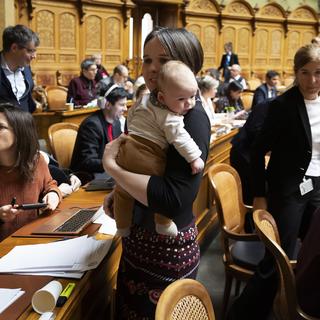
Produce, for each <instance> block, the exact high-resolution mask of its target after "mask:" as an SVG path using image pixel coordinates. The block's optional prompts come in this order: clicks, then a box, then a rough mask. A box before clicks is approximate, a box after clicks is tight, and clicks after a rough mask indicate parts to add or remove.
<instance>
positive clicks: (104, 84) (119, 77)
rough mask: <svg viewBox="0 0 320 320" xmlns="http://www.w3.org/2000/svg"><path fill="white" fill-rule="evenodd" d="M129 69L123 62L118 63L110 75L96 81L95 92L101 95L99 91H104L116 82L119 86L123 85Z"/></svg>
mask: <svg viewBox="0 0 320 320" xmlns="http://www.w3.org/2000/svg"><path fill="white" fill-rule="evenodd" d="M128 76H129V71H128V68H127V67H126V66H125V65H123V64H118V65H117V66H115V67H114V69H113V74H112V76H111V77H108V78H103V79H101V80H100V81H99V82H98V83H97V86H96V88H97V92H98V95H99V96H103V94H102V93H101V92H106V91H107V90H108V88H110V87H111V86H112V85H114V84H117V85H118V86H119V87H125V83H126V81H127V80H128Z"/></svg>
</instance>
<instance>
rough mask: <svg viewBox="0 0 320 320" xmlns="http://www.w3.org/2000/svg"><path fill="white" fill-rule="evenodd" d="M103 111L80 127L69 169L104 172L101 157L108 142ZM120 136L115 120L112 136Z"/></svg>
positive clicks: (117, 123) (117, 121) (96, 113)
mask: <svg viewBox="0 0 320 320" xmlns="http://www.w3.org/2000/svg"><path fill="white" fill-rule="evenodd" d="M108 125H109V124H108V122H107V121H106V120H105V118H104V115H103V111H102V110H98V111H96V112H95V113H93V114H92V115H90V116H89V117H88V118H86V119H85V120H84V121H83V122H82V123H81V125H80V128H79V130H78V135H77V139H76V142H75V145H74V149H73V154H72V159H71V165H70V169H71V170H73V171H84V172H89V173H98V172H104V169H103V166H102V156H103V152H104V147H105V145H106V144H107V143H108V142H109V139H108V132H107V126H108ZM120 134H121V125H120V121H119V120H116V121H115V122H114V123H113V127H112V136H113V138H114V139H115V138H117V137H118V136H119V135H120Z"/></svg>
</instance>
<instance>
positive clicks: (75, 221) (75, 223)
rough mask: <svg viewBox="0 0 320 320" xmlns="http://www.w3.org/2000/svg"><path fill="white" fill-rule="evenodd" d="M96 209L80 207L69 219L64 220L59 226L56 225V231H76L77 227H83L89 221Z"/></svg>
mask: <svg viewBox="0 0 320 320" xmlns="http://www.w3.org/2000/svg"><path fill="white" fill-rule="evenodd" d="M96 212H97V210H89V209H82V210H79V211H78V212H77V213H75V214H74V215H73V216H72V217H70V219H68V220H67V221H66V222H64V223H63V224H62V225H61V226H60V227H58V228H57V229H56V230H55V231H56V232H77V231H78V230H79V229H80V230H81V229H83V227H85V226H86V225H87V224H88V223H89V222H91V219H92V217H93V216H94V215H95V213H96Z"/></svg>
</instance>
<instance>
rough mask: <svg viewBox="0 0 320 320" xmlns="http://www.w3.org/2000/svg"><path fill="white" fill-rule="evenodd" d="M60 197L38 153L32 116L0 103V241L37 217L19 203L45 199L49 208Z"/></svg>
mask: <svg viewBox="0 0 320 320" xmlns="http://www.w3.org/2000/svg"><path fill="white" fill-rule="evenodd" d="M60 200H61V192H60V191H59V189H58V187H57V183H56V182H55V181H54V180H53V179H52V177H51V175H50V173H49V169H48V165H47V163H46V162H45V160H44V158H43V157H42V156H41V155H40V153H39V144H38V137H37V130H36V126H35V123H34V120H33V118H32V115H31V114H30V113H28V112H25V111H22V110H21V109H18V108H15V107H14V106H13V105H11V104H8V103H5V104H0V241H1V240H3V239H4V238H6V237H7V236H9V235H10V234H12V233H13V232H14V231H16V230H17V229H19V228H20V227H22V226H23V225H25V224H27V223H28V222H30V221H32V220H34V219H36V218H37V210H21V209H19V208H18V205H20V204H26V203H36V202H45V203H47V207H46V210H51V211H52V210H55V209H56V207H57V206H58V204H59V202H60ZM15 203H16V204H15Z"/></svg>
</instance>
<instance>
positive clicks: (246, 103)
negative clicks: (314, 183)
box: [241, 91, 254, 111]
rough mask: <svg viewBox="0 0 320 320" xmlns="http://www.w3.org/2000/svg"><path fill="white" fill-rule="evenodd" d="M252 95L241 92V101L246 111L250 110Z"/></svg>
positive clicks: (247, 92)
mask: <svg viewBox="0 0 320 320" xmlns="http://www.w3.org/2000/svg"><path fill="white" fill-rule="evenodd" d="M253 95H254V93H253V92H249V91H244V92H241V100H242V103H243V107H244V109H245V110H246V111H249V110H250V109H251V105H252V100H253Z"/></svg>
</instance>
